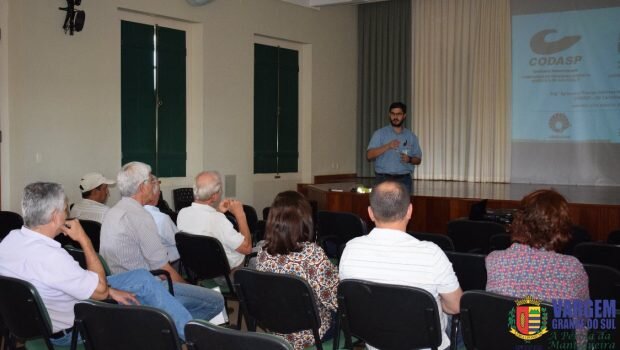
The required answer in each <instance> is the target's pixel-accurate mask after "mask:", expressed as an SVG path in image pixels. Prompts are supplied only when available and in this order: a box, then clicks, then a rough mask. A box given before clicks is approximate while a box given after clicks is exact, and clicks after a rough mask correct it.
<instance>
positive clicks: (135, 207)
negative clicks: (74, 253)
mask: <svg viewBox="0 0 620 350" xmlns="http://www.w3.org/2000/svg"><path fill="white" fill-rule="evenodd" d="M99 253H100V254H101V255H103V258H104V259H105V260H106V262H107V263H108V265H109V266H110V271H112V273H113V274H117V273H121V272H126V271H132V270H137V269H146V270H154V269H159V268H161V267H162V266H164V265H165V264H167V263H168V253H167V251H166V248H165V247H164V246H163V244H161V240H160V238H159V234H158V233H157V226H156V225H155V221H154V220H153V217H152V216H151V214H149V213H148V212H147V211H146V210H145V209H144V208H143V207H142V205H140V203H138V202H137V201H136V200H135V199H133V198H130V197H123V198H122V199H121V200H120V201H119V202H118V203H116V205H115V206H113V207H112V208H111V209H110V210H109V211H108V213H107V214H106V216H105V218H104V220H103V224H102V225H101V244H100V247H99Z"/></svg>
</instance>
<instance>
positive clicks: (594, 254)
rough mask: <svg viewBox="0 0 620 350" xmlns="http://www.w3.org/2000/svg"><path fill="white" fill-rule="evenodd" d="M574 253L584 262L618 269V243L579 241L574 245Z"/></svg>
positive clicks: (619, 249) (619, 257) (619, 255)
mask: <svg viewBox="0 0 620 350" xmlns="http://www.w3.org/2000/svg"><path fill="white" fill-rule="evenodd" d="M574 254H575V256H576V257H577V259H579V261H581V262H582V263H584V264H596V265H605V266H609V267H611V268H614V269H616V270H619V271H620V245H613V244H606V243H581V244H578V245H577V246H575V253H574Z"/></svg>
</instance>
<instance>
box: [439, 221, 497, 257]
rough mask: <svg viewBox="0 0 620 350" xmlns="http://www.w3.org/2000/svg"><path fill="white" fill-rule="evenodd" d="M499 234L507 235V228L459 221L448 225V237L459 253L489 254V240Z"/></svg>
mask: <svg viewBox="0 0 620 350" xmlns="http://www.w3.org/2000/svg"><path fill="white" fill-rule="evenodd" d="M498 233H506V227H505V226H504V225H500V224H498V223H495V222H490V221H475V220H466V219H458V220H452V221H450V222H449V223H448V236H449V237H450V238H452V241H453V242H454V248H455V249H456V251H457V252H463V253H480V254H486V253H488V252H489V239H490V238H491V236H493V235H495V234H498Z"/></svg>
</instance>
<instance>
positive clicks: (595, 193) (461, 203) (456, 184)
mask: <svg viewBox="0 0 620 350" xmlns="http://www.w3.org/2000/svg"><path fill="white" fill-rule="evenodd" d="M372 180H373V179H372V178H357V177H355V176H354V175H353V174H344V175H326V176H320V177H319V176H317V177H315V183H314V184H299V185H298V186H297V188H298V190H299V191H300V192H302V193H304V194H305V195H306V196H307V197H308V199H310V200H315V201H316V202H317V204H318V208H319V210H329V211H344V212H351V213H355V214H358V215H359V216H361V217H362V218H363V219H364V220H366V221H367V222H369V221H370V219H369V217H368V211H367V208H368V204H369V202H368V195H367V194H358V193H355V192H351V189H352V188H354V187H355V186H357V185H364V186H371V185H372ZM541 188H553V189H555V190H556V191H558V192H560V193H561V194H562V195H563V196H564V197H566V199H567V201H568V202H569V209H570V214H571V219H572V221H573V223H574V224H575V225H579V226H581V227H583V228H585V229H586V230H588V232H589V233H590V236H591V237H592V240H595V241H596V240H606V239H607V236H608V234H609V232H610V231H612V230H616V229H620V186H618V187H616V186H569V185H550V184H519V183H472V182H460V181H432V180H415V181H414V191H413V192H414V193H413V195H412V203H413V219H412V220H411V221H410V222H409V226H408V230H410V231H417V232H431V233H444V234H445V233H446V229H447V224H448V221H450V220H453V219H457V218H460V217H466V216H468V215H469V209H470V207H471V205H472V204H473V203H475V202H477V201H480V200H482V199H488V200H489V202H488V205H487V207H488V208H489V209H510V208H517V206H518V204H519V201H520V200H521V198H522V197H523V196H525V195H526V194H528V193H530V192H532V191H534V190H537V189H541Z"/></svg>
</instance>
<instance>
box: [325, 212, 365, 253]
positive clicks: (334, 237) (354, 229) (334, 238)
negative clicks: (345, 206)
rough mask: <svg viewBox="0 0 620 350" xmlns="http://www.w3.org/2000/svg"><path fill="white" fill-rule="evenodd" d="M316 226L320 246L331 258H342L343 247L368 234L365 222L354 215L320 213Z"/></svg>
mask: <svg viewBox="0 0 620 350" xmlns="http://www.w3.org/2000/svg"><path fill="white" fill-rule="evenodd" d="M316 225H317V230H318V241H319V244H320V245H321V246H322V247H323V249H324V250H325V253H327V256H329V257H330V258H340V256H338V250H339V247H340V246H341V245H343V244H346V243H347V242H348V241H350V240H351V239H353V238H355V237H359V236H363V235H365V234H367V233H368V231H367V228H366V223H365V222H364V220H362V219H361V218H360V217H359V216H357V215H356V214H352V213H344V212H332V211H319V212H318V213H317V221H316Z"/></svg>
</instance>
